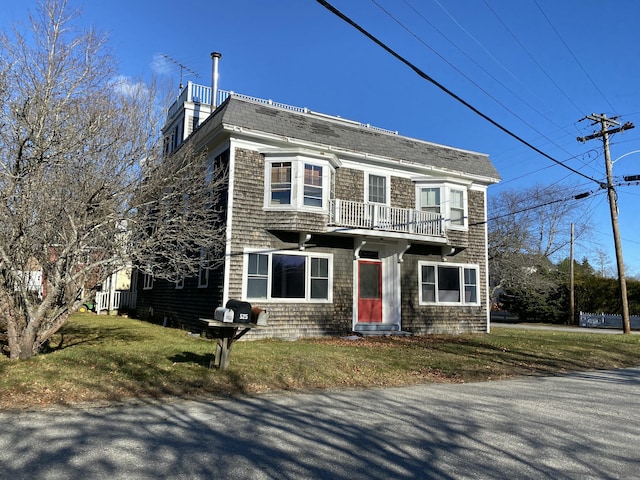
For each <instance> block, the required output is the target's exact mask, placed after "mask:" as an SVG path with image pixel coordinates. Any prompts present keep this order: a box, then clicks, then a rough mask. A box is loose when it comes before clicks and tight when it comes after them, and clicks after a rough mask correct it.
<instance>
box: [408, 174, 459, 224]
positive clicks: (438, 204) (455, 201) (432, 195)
mask: <svg viewBox="0 0 640 480" xmlns="http://www.w3.org/2000/svg"><path fill="white" fill-rule="evenodd" d="M416 196H417V202H416V203H417V208H418V210H422V211H423V212H431V213H437V214H440V215H442V216H443V217H444V219H445V227H446V228H458V229H465V228H467V226H468V224H469V222H468V205H467V189H466V188H465V187H464V186H461V185H454V184H451V183H438V184H435V183H434V184H431V183H430V184H428V185H425V184H418V186H417V195H416Z"/></svg>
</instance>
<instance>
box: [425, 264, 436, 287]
mask: <svg viewBox="0 0 640 480" xmlns="http://www.w3.org/2000/svg"><path fill="white" fill-rule="evenodd" d="M422 282H423V283H434V284H435V283H436V269H435V267H434V266H432V265H424V266H423V267H422Z"/></svg>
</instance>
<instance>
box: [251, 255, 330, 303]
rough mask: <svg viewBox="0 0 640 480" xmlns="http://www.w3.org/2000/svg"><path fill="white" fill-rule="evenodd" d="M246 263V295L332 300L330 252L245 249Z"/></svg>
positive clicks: (302, 299) (283, 298)
mask: <svg viewBox="0 0 640 480" xmlns="http://www.w3.org/2000/svg"><path fill="white" fill-rule="evenodd" d="M245 263H246V276H245V282H246V283H245V285H246V296H247V298H250V299H259V298H262V299H266V300H298V301H304V300H315V301H328V300H331V282H330V270H331V257H330V256H329V255H322V254H314V255H309V254H291V253H282V252H269V253H248V254H247V255H246V259H245Z"/></svg>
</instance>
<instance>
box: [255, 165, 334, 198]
mask: <svg viewBox="0 0 640 480" xmlns="http://www.w3.org/2000/svg"><path fill="white" fill-rule="evenodd" d="M266 155H267V156H268V155H270V153H268V152H267V154H266ZM274 155H277V156H276V157H275V158H273V159H271V160H267V161H266V171H265V179H266V182H265V183H266V185H265V202H264V206H265V208H267V209H302V210H311V211H317V210H318V209H323V210H326V209H327V208H328V206H329V187H330V185H331V167H330V166H329V163H328V161H327V160H325V159H322V160H320V159H318V160H315V159H313V158H310V157H307V156H306V155H303V154H299V153H296V154H287V153H286V152H284V153H283V152H278V153H277V154H276V153H274ZM283 157H284V158H286V161H283V160H282V158H283ZM267 158H268V157H267Z"/></svg>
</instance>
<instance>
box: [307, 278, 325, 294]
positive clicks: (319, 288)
mask: <svg viewBox="0 0 640 480" xmlns="http://www.w3.org/2000/svg"><path fill="white" fill-rule="evenodd" d="M311 298H329V280H327V279H322V278H312V279H311Z"/></svg>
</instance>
